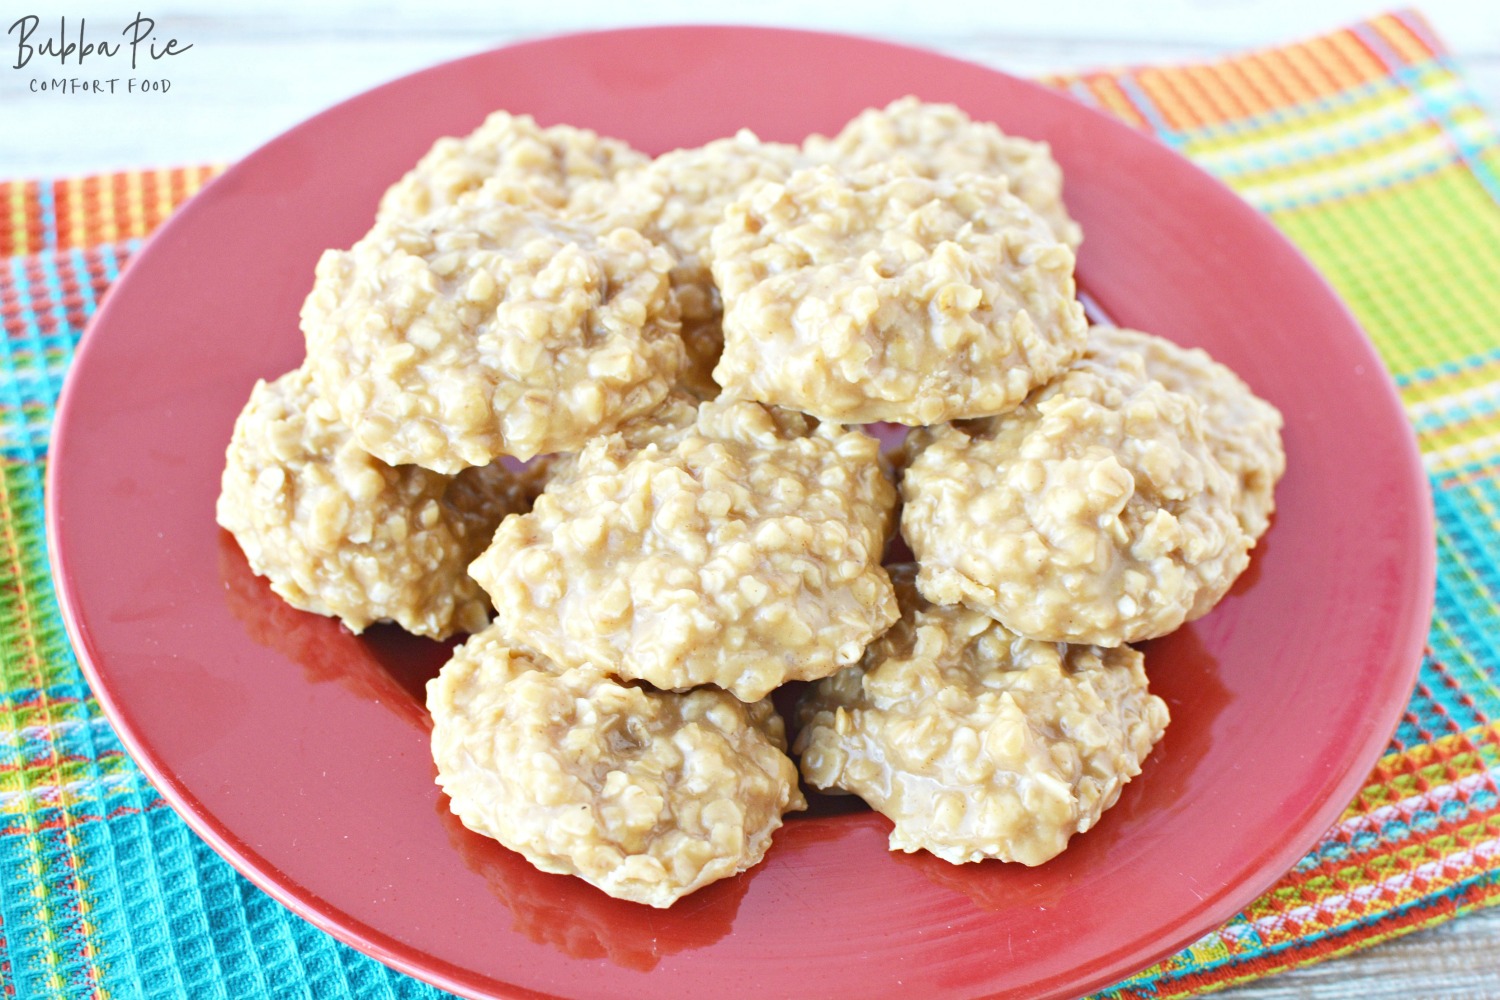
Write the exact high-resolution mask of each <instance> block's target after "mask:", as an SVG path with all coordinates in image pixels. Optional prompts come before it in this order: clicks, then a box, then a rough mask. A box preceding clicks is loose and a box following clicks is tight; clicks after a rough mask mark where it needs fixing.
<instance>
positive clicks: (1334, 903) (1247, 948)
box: [0, 13, 1500, 1000]
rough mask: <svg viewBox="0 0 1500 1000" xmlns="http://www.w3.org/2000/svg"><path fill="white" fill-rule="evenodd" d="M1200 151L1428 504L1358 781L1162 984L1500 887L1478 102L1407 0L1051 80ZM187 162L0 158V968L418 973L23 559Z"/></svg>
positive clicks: (87, 993)
mask: <svg viewBox="0 0 1500 1000" xmlns="http://www.w3.org/2000/svg"><path fill="white" fill-rule="evenodd" d="M1049 82H1051V83H1053V84H1054V85H1055V86H1058V87H1061V88H1063V89H1065V90H1066V91H1067V92H1069V93H1071V94H1072V95H1074V96H1075V97H1076V98H1078V99H1079V100H1081V101H1084V102H1087V103H1089V104H1092V105H1094V106H1096V107H1099V108H1102V109H1104V110H1105V111H1107V112H1110V113H1112V114H1115V115H1118V116H1119V117H1121V118H1123V119H1125V120H1126V121H1127V122H1130V123H1131V124H1133V125H1135V126H1136V127H1138V128H1140V129H1142V130H1145V131H1149V132H1152V133H1155V134H1156V135H1158V136H1159V137H1160V138H1162V139H1163V140H1165V141H1166V142H1168V143H1169V144H1171V145H1172V146H1174V147H1176V148H1177V149H1179V150H1180V151H1182V152H1183V153H1184V154H1186V155H1187V156H1189V157H1191V158H1192V159H1194V160H1195V161H1196V162H1198V163H1199V164H1200V165H1202V166H1203V167H1205V168H1207V169H1208V170H1210V171H1212V172H1213V173H1215V174H1217V175H1218V176H1219V177H1221V178H1223V179H1224V180H1225V181H1227V182H1228V183H1229V184H1231V185H1232V186H1233V187H1235V188H1236V189H1237V190H1238V191H1239V192H1240V193H1241V194H1242V195H1243V196H1244V197H1245V198H1246V199H1248V200H1249V201H1250V202H1251V203H1252V204H1254V205H1255V206H1256V207H1257V208H1259V209H1261V210H1262V211H1264V212H1265V213H1267V215H1268V216H1269V217H1270V218H1271V219H1272V220H1273V221H1274V222H1275V223H1276V224H1277V225H1278V226H1280V227H1281V229H1282V231H1283V232H1285V233H1286V234H1287V235H1288V236H1290V237H1291V238H1292V239H1293V240H1294V241H1295V242H1296V243H1297V244H1298V245H1299V246H1300V247H1301V248H1302V250H1303V251H1304V252H1305V253H1306V254H1307V255H1308V256H1309V257H1310V258H1311V259H1312V260H1313V261H1314V263H1315V264H1317V266H1318V267H1319V268H1320V269H1321V270H1322V272H1323V274H1324V275H1325V276H1326V277H1327V278H1328V279H1329V280H1330V281H1331V282H1332V284H1333V285H1334V287H1335V288H1337V289H1338V291H1339V292H1340V294H1341V295H1343V297H1344V299H1345V300H1346V301H1347V302H1348V304H1349V305H1350V306H1351V307H1352V309H1353V310H1354V312H1355V313H1356V314H1357V316H1358V317H1359V319H1360V321H1361V322H1362V323H1363V325H1364V327H1365V329H1366V330H1367V331H1368V332H1369V334H1370V336H1371V337H1372V338H1373V339H1374V341H1375V344H1376V346H1377V347H1378V348H1379V350H1380V352H1381V354H1382V356H1383V357H1384V359H1385V362H1386V364H1387V366H1388V367H1389V368H1390V370H1391V372H1392V374H1393V375H1394V376H1395V379H1396V382H1397V385H1398V386H1399V388H1400V392H1401V396H1402V399H1403V401H1404V403H1405V405H1406V409H1407V413H1408V415H1409V416H1410V418H1411V421H1412V424H1413V426H1414V427H1415V428H1416V432H1417V436H1418V439H1419V441H1420V444H1421V448H1422V453H1423V456H1424V459H1425V462H1426V466H1427V471H1428V474H1429V476H1430V479H1431V485H1432V491H1433V498H1434V503H1435V506H1436V510H1437V516H1438V529H1437V530H1438V560H1439V566H1438V587H1437V610H1436V614H1435V617H1434V621H1433V625H1432V630H1431V634H1430V637H1429V640H1428V646H1427V651H1426V656H1425V658H1424V661H1423V664H1422V672H1421V679H1420V683H1419V684H1418V685H1417V688H1416V691H1415V692H1414V693H1413V695H1412V700H1411V703H1410V705H1409V706H1408V708H1407V711H1406V714H1405V716H1404V718H1403V720H1402V722H1401V726H1400V730H1399V731H1398V732H1397V734H1396V737H1395V739H1394V740H1393V741H1392V744H1391V746H1390V749H1389V752H1388V753H1387V754H1386V756H1385V757H1384V758H1383V759H1382V760H1381V761H1380V763H1379V765H1378V766H1377V767H1376V769H1375V771H1374V772H1373V773H1372V774H1371V775H1370V778H1369V781H1368V783H1367V785H1366V786H1365V788H1364V790H1363V791H1362V792H1361V793H1360V795H1359V796H1358V798H1357V799H1356V800H1355V801H1354V802H1353V803H1351V804H1350V805H1349V807H1348V809H1347V810H1346V811H1345V813H1344V815H1343V817H1342V819H1341V820H1340V821H1339V823H1338V824H1337V825H1336V826H1335V827H1334V828H1333V829H1332V830H1330V831H1329V832H1328V834H1327V836H1326V837H1324V839H1323V840H1322V841H1321V842H1320V843H1319V844H1318V845H1317V847H1316V848H1315V849H1314V850H1313V851H1312V852H1311V853H1309V854H1308V855H1307V857H1305V858H1304V859H1303V860H1302V861H1301V862H1299V863H1298V865H1297V866H1296V867H1295V868H1294V869H1293V870H1292V871H1291V872H1288V873H1287V875H1286V876H1285V877H1284V878H1283V879H1282V880H1281V881H1280V882H1279V883H1277V884H1276V885H1275V886H1274V887H1273V888H1272V889H1271V890H1270V891H1269V892H1267V893H1266V894H1265V895H1264V896H1262V897H1261V898H1260V899H1258V900H1256V901H1255V902H1254V903H1252V904H1251V905H1250V906H1249V907H1248V908H1247V909H1246V910H1245V911H1244V912H1242V913H1240V914H1239V915H1237V916H1236V917H1235V918H1234V919H1233V920H1231V921H1230V922H1229V923H1227V924H1225V925H1224V926H1223V927H1220V928H1218V929H1217V930H1215V931H1213V932H1212V933H1211V934H1209V935H1207V936H1205V937H1204V938H1203V939H1201V940H1200V941H1198V942H1196V943H1195V944H1193V945H1192V946H1190V947H1189V948H1187V949H1186V950H1184V951H1182V952H1181V953H1179V954H1177V955H1175V956H1173V957H1172V958H1170V959H1168V960H1167V961H1165V962H1163V963H1161V964H1160V965H1158V966H1156V967H1154V968H1151V969H1147V970H1145V971H1143V972H1141V973H1139V974H1137V975H1136V976H1134V977H1132V978H1131V979H1129V980H1127V981H1126V982H1123V983H1121V984H1118V985H1117V986H1115V987H1114V988H1112V989H1110V990H1107V991H1105V992H1104V993H1103V994H1100V996H1103V997H1109V998H1112V1000H1114V998H1118V1000H1134V998H1146V997H1151V998H1169V997H1183V996H1189V995H1193V994H1197V993H1203V992H1207V991H1210V990H1212V989H1215V988H1219V987H1223V986H1226V985H1229V984H1232V983H1238V982H1243V981H1245V980H1248V979H1252V978H1255V977H1258V976H1263V975H1267V974H1269V973H1272V972H1275V971H1277V970H1280V969H1285V968H1290V967H1292V966H1297V965H1303V964H1306V963H1310V962H1315V961H1318V960H1319V959H1321V958H1324V957H1328V956H1331V955H1335V954H1339V953H1343V952H1346V951H1348V950H1351V949H1354V948H1358V947H1362V946H1365V945H1369V944H1373V943H1376V942H1379V941H1383V940H1386V939H1388V938H1391V937H1394V936H1397V935H1400V934H1403V933H1406V932H1408V931H1411V930H1415V929H1418V928H1421V927H1426V926H1430V925H1432V924H1435V923H1438V922H1440V921H1443V920H1446V919H1449V918H1452V917H1454V916H1458V915H1460V914H1462V913H1465V912H1467V911H1469V910H1472V909H1475V908H1478V907H1481V906H1485V905H1488V904H1491V903H1495V902H1500V796H1497V777H1500V652H1497V646H1500V643H1497V637H1500V561H1497V557H1496V554H1497V553H1500V281H1497V280H1496V278H1497V276H1500V132H1497V129H1496V126H1495V123H1494V121H1493V120H1492V119H1490V118H1488V117H1487V116H1486V115H1485V113H1484V111H1483V110H1482V109H1481V108H1480V107H1479V105H1478V104H1477V102H1476V100H1475V98H1474V96H1473V94H1472V93H1471V92H1470V91H1469V90H1468V88H1467V87H1466V86H1465V83H1464V80H1463V78H1462V77H1461V76H1460V75H1459V73H1458V72H1457V70H1456V69H1455V67H1454V66H1453V64H1452V61H1451V60H1450V58H1449V57H1448V55H1447V54H1446V52H1445V50H1444V48H1443V46H1442V45H1441V43H1440V42H1438V41H1437V40H1436V39H1435V38H1434V37H1433V36H1432V34H1431V32H1430V30H1429V29H1428V27H1427V25H1426V24H1425V23H1424V22H1423V21H1422V19H1421V18H1420V17H1419V16H1417V15H1415V14H1411V13H1401V14H1392V15H1387V16H1383V17H1379V18H1376V19H1374V20H1371V21H1368V22H1364V23H1361V24H1358V25H1355V26H1353V27H1351V28H1348V29H1346V30H1343V31H1339V32H1336V33H1334V34H1331V35H1328V36H1325V37H1322V38H1318V39H1315V40H1313V41H1310V42H1307V43H1304V44H1299V45H1294V46H1288V47H1283V48H1278V49H1273V50H1270V51H1267V52H1262V53H1257V54H1254V55H1250V56H1244V57H1239V58H1235V59H1230V60H1226V61H1221V62H1215V63H1211V64H1206V65H1196V66H1185V67H1177V68H1150V69H1136V70H1128V71H1119V72H1102V73H1095V74H1087V75H1081V76H1070V77H1065V78H1057V79H1054V80H1051V81H1049ZM212 173H213V171H212V170H209V169H203V168H200V169H189V170H171V171H149V172H134V173H126V174H116V175H109V176H99V177H88V178H78V179H69V180H57V181H42V182H14V183H9V184H6V183H0V257H3V258H4V260H5V265H4V267H3V269H0V325H3V327H4V336H3V340H0V345H3V347H0V996H4V997H23V998H31V997H57V996H63V997H96V996H97V997H116V998H125V997H191V998H193V1000H198V998H214V997H223V998H234V1000H239V998H263V997H305V996H315V997H319V998H346V997H359V998H377V997H378V998H387V997H407V998H429V997H439V996H442V995H443V994H441V993H440V992H439V991H437V990H435V989H432V988H430V987H428V986H425V985H423V984H421V983H418V982H416V981H415V980H412V979H408V978H406V977H405V976H402V975H401V974H399V973H396V972H393V971H391V970H389V969H387V968H385V967H384V966H382V965H380V964H379V963H377V962H375V961H373V960H371V959H367V958H365V957H363V956H361V955H359V954H358V953H356V952H354V951H353V950H351V949H349V948H347V947H344V946H343V945H341V944H339V943H337V942H336V941H335V940H334V939H332V938H331V937H329V936H327V935H326V934H324V933H322V932H321V931H318V930H316V929H315V928H313V927H312V926H311V925H310V924H307V923H306V922H304V921H302V920H301V919H300V918H298V917H296V916H293V915H292V914H291V913H290V912H288V911H287V910H285V909H283V908H282V907H281V906H280V905H279V904H277V903H276V902H274V901H272V900H271V899H270V897H268V896H266V895H265V894H263V893H261V892H260V891H259V890H258V889H256V888H255V887H254V886H252V885H251V884H250V883H249V882H247V881H246V880H244V879H243V878H241V877H240V876H239V875H237V874H236V873H235V872H234V870H233V869H231V868H230V867H229V865H228V864H227V863H225V862H224V861H222V860H221V859H219V858H218V856H217V855H215V854H214V853H213V852H212V851H211V850H210V849H209V848H208V847H207V846H206V845H205V844H204V843H203V842H202V841H200V840H199V839H198V838H197V837H196V836H195V835H193V834H192V833H191V832H190V831H189V830H188V828H187V827H186V825H185V824H184V823H183V822H182V821H181V820H180V819H179V818H178V817H177V816H176V814H174V813H173V812H172V811H171V809H169V808H167V806H166V803H165V802H164V801H163V800H162V799H161V797H160V796H159V795H158V794H157V793H156V791H155V790H154V789H153V788H152V787H151V785H150V784H149V783H148V782H147V781H146V780H145V778H144V777H143V776H142V775H141V773H140V771H138V770H137V769H136V768H135V766H134V765H133V764H132V763H131V761H130V759H129V758H128V757H127V756H126V755H125V753H124V752H123V750H122V749H121V746H120V744H119V742H118V740H117V739H116V737H115V735H114V733H113V732H112V731H111V729H110V727H109V725H108V724H107V723H106V722H105V721H104V719H103V716H102V715H101V713H100V710H99V706H98V704H97V703H96V702H95V701H94V699H93V697H92V696H91V695H90V693H89V690H88V686H87V685H86V684H85V682H84V680H83V676H82V674H81V673H80V672H79V669H78V665H77V663H76V661H75V660H74V658H73V654H72V651H71V650H70V648H69V645H68V641H67V638H66V636H65V634H64V632H63V627H62V622H61V619H60V617H59V614H58V610H57V606H56V600H55V596H54V593H53V588H52V581H51V578H50V577H49V575H48V570H47V559H46V551H45V541H44V538H43V529H42V481H43V477H44V469H45V464H46V457H47V456H46V449H47V440H48V435H49V433H50V429H51V418H52V411H53V406H54V404H55V402H56V399H57V393H58V389H59V388H60V385H61V382H62V378H63V374H64V372H65V371H66V369H67V366H68V362H69V360H70V358H71V357H72V352H73V349H74V346H75V344H76V342H77V339H78V337H79V335H80V333H81V331H82V329H83V327H84V324H85V323H86V322H87V320H88V318H89V317H90V315H92V313H93V311H94V309H95V307H96V305H97V303H98V300H99V297H100V296H101V295H102V294H103V293H104V291H105V290H106V289H107V288H108V286H109V284H110V283H111V282H112V281H113V280H114V279H115V278H116V277H117V276H118V275H119V273H120V270H121V268H122V267H124V266H125V264H126V263H127V261H128V259H129V258H130V256H131V254H132V253H133V252H134V251H135V250H136V249H137V248H138V247H139V245H140V241H141V240H142V238H144V237H145V236H146V235H147V234H148V233H149V232H150V231H151V230H152V229H153V228H154V227H155V226H156V225H157V224H158V223H159V222H160V221H161V220H162V219H163V218H164V217H166V216H167V215H168V214H170V213H171V211H172V210H173V209H174V208H175V207H176V206H177V205H179V204H181V202H183V201H184V200H186V199H187V198H188V197H189V196H191V195H192V194H193V192H195V191H196V190H197V189H198V188H199V187H200V186H201V185H202V184H203V183H204V182H205V181H206V180H207V179H208V177H209V176H211V174H212Z"/></svg>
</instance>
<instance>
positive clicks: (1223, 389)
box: [1089, 326, 1286, 538]
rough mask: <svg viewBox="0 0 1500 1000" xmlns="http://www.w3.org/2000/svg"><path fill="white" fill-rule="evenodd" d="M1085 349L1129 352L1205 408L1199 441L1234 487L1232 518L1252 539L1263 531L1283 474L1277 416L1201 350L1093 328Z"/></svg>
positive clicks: (1102, 352) (1103, 353)
mask: <svg viewBox="0 0 1500 1000" xmlns="http://www.w3.org/2000/svg"><path fill="white" fill-rule="evenodd" d="M1089 336H1090V347H1089V349H1090V350H1091V351H1092V352H1094V353H1095V354H1098V355H1100V356H1101V357H1103V356H1107V355H1113V354H1118V353H1120V352H1124V351H1133V352H1134V353H1136V354H1139V355H1140V356H1141V358H1142V359H1143V360H1144V361H1145V363H1146V374H1147V375H1149V376H1150V377H1151V378H1154V379H1155V380H1156V381H1158V382H1160V383H1161V384H1162V385H1164V386H1166V387H1167V388H1168V389H1171V390H1172V391H1173V392H1180V393H1182V394H1183V395H1185V396H1191V397H1193V398H1194V399H1196V400H1197V401H1198V403H1199V405H1200V406H1201V407H1202V409H1203V437H1204V440H1205V441H1207V442H1208V447H1209V450H1210V451H1212V452H1213V455H1214V458H1216V459H1217V460H1218V462H1219V464H1220V465H1222V466H1223V467H1224V470H1225V471H1226V472H1228V473H1229V475H1230V476H1231V477H1232V478H1233V479H1234V480H1235V483H1236V485H1237V487H1238V493H1237V500H1236V502H1235V504H1234V512H1235V515H1236V516H1237V517H1238V518H1239V519H1240V526H1241V527H1243V528H1244V529H1245V531H1246V533H1247V534H1249V535H1250V537H1251V538H1259V537H1260V536H1261V535H1264V534H1265V533H1266V528H1267V527H1268V526H1269V525H1270V522H1271V512H1272V511H1274V510H1275V509H1276V495H1275V490H1276V482H1277V480H1279V479H1280V478H1281V475H1282V473H1284V472H1285V471H1286V451H1285V450H1284V449H1283V448H1282V446H1281V425H1282V419H1281V413H1280V411H1278V410H1277V409H1276V407H1274V406H1272V405H1271V404H1270V403H1267V402H1266V401H1265V400H1263V399H1261V398H1260V397H1258V396H1256V395H1255V394H1254V393H1253V392H1251V391H1250V387H1249V386H1248V385H1246V384H1245V382H1244V380H1243V379H1241V378H1240V377H1239V376H1238V375H1236V374H1235V373H1234V372H1232V371H1230V370H1229V369H1228V368H1226V367H1225V366H1223V365H1221V364H1219V363H1218V362H1217V361H1215V360H1214V359H1213V358H1211V357H1209V356H1208V352H1206V351H1203V350H1201V349H1193V350H1187V349H1185V348H1182V347H1178V346H1177V345H1176V344H1174V343H1172V342H1171V341H1170V340H1165V339H1163V338H1161V337H1157V336H1154V335H1152V334H1149V333H1140V332H1139V331H1136V330H1122V329H1118V328H1115V327H1107V326H1099V327H1094V329H1093V330H1092V331H1091V332H1090V334H1089Z"/></svg>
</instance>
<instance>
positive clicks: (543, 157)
mask: <svg viewBox="0 0 1500 1000" xmlns="http://www.w3.org/2000/svg"><path fill="white" fill-rule="evenodd" d="M646 162H647V158H646V155H645V154H644V153H639V152H636V151H635V150H634V149H631V148H630V146H628V145H627V144H625V143H623V142H621V141H619V140H618V139H606V138H602V137H600V136H598V135H596V134H595V133H593V132H590V131H589V130H587V129H579V128H574V127H572V126H571V125H553V126H550V127H548V128H542V127H541V126H539V125H537V123H536V121H535V119H533V118H532V117H531V116H530V115H512V114H508V113H507V112H504V111H496V112H495V113H494V114H492V115H490V116H489V117H488V118H486V119H485V120H484V123H483V124H481V125H480V126H479V127H478V128H477V129H475V130H474V131H473V132H470V133H469V134H468V135H466V136H463V137H454V136H448V137H445V138H442V139H439V140H438V141H437V142H436V143H434V144H433V147H432V149H431V150H430V151H428V153H427V154H426V155H425V156H423V157H422V159H421V160H419V161H417V165H416V166H415V167H413V168H412V169H411V170H410V171H408V172H407V174H406V175H405V176H404V177H402V178H401V180H399V181H397V182H396V183H395V184H394V185H392V186H391V188H390V190H388V191H387V192H386V193H385V196H384V197H383V198H381V200H380V209H379V212H378V214H377V215H376V218H377V219H378V220H381V221H392V220H394V221H403V222H415V221H416V220H417V219H420V218H421V217H422V216H424V215H426V214H427V213H428V212H431V211H433V210H434V209H439V208H445V207H447V206H449V205H453V204H457V203H458V202H460V201H465V200H480V201H492V202H493V201H510V202H515V203H517V204H520V205H522V206H527V205H547V206H551V207H553V208H561V207H563V206H564V205H566V204H567V203H568V199H569V197H570V196H571V195H572V193H573V191H574V190H576V189H577V188H579V187H581V186H583V185H585V184H589V183H591V182H597V181H599V180H605V179H608V178H611V177H614V176H615V175H616V174H618V173H620V172H621V171H624V170H629V169H632V168H636V167H640V166H644V165H645V164H646ZM486 185H488V189H487V190H485V191H483V192H482V193H481V191H480V189H481V188H483V187H485V186H486Z"/></svg>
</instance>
